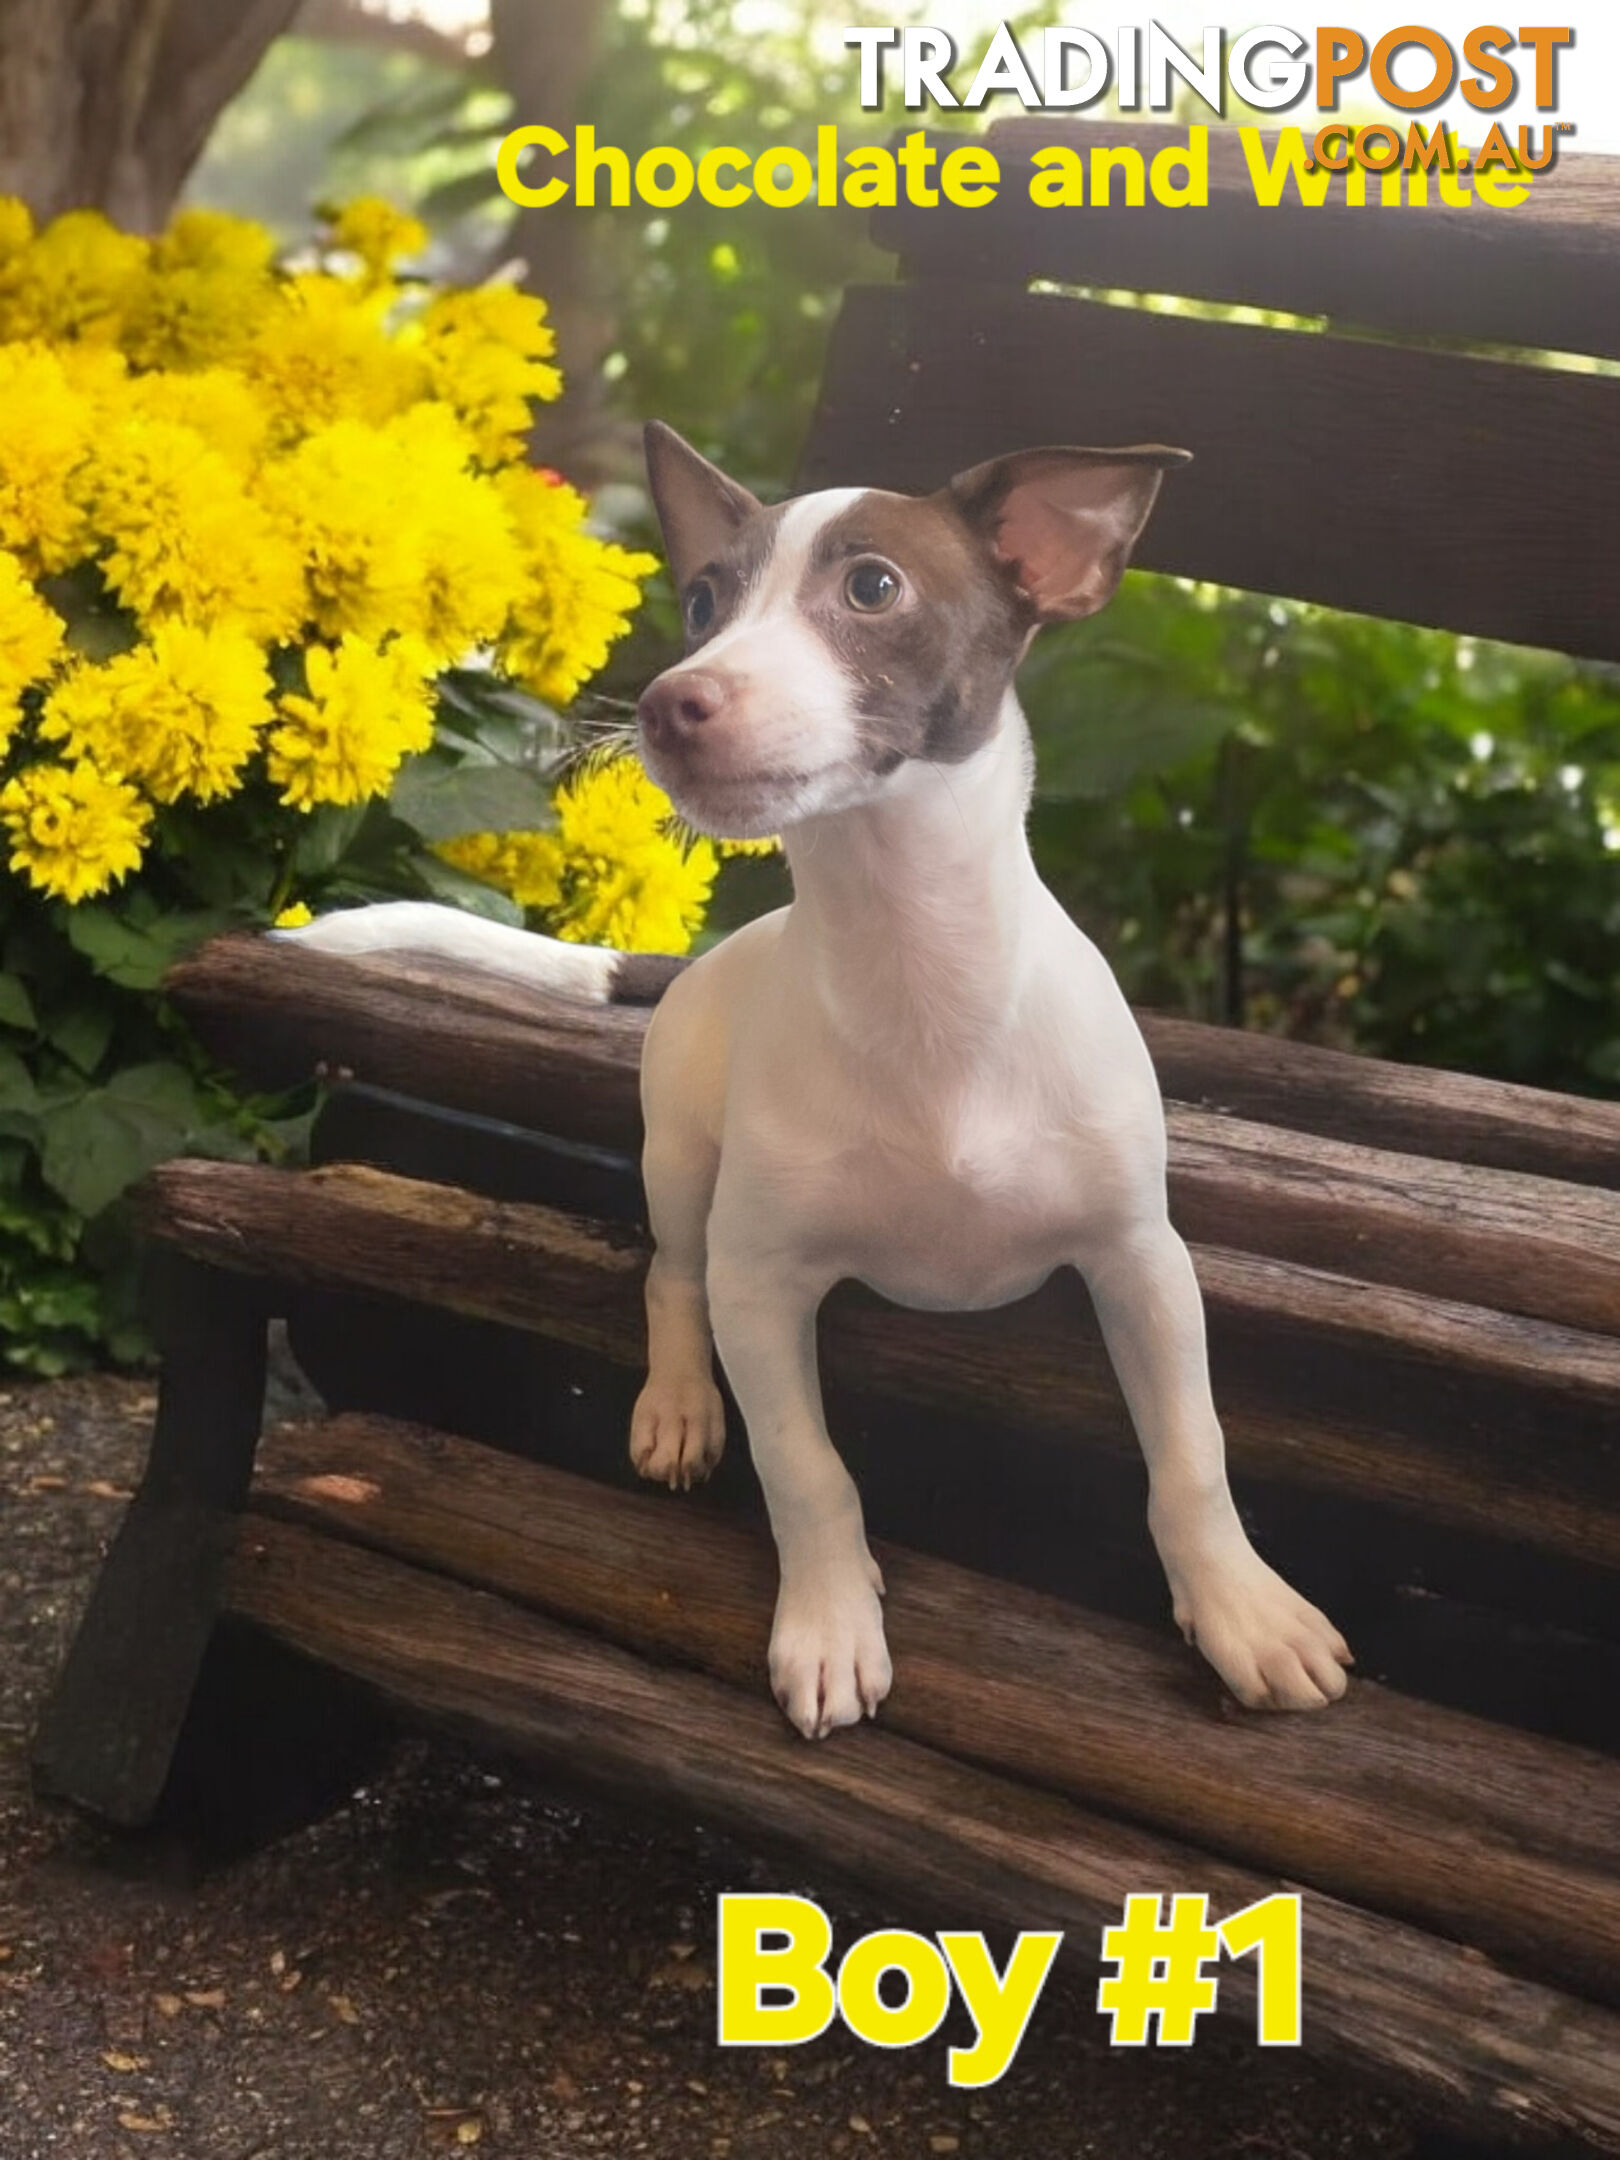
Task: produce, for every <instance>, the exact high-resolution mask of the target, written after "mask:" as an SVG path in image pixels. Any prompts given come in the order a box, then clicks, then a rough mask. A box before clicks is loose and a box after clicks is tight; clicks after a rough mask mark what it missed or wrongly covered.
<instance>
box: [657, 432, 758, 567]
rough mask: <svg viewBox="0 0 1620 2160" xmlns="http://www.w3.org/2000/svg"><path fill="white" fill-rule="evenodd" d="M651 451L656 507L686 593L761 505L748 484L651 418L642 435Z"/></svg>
mask: <svg viewBox="0 0 1620 2160" xmlns="http://www.w3.org/2000/svg"><path fill="white" fill-rule="evenodd" d="M642 440H643V442H644V443H645V444H646V449H647V480H648V484H649V486H650V487H651V488H652V499H653V507H654V509H655V510H656V511H657V512H658V522H659V524H660V526H662V528H663V533H664V548H665V551H666V552H667V554H668V556H669V567H670V574H671V576H672V577H673V578H674V580H675V588H676V590H677V592H678V591H680V590H681V589H682V588H683V587H684V586H686V585H687V584H688V583H689V581H690V580H691V579H692V578H693V577H695V576H696V574H697V572H698V571H699V570H701V569H702V568H703V565H704V564H705V563H706V562H712V561H713V560H714V558H715V556H716V555H718V554H719V552H720V550H721V549H722V548H723V547H724V546H725V544H726V542H727V541H728V540H729V539H730V538H731V536H732V534H733V533H734V532H735V531H736V530H737V527H738V526H739V525H741V524H742V523H743V521H744V519H746V518H751V517H753V516H754V514H755V513H756V511H757V510H758V509H759V504H758V503H757V502H756V501H755V499H754V497H753V496H752V495H750V494H749V492H748V490H747V489H746V488H745V487H739V486H738V485H737V483H736V481H735V480H728V479H727V478H726V476H725V474H724V473H723V472H722V471H721V470H720V468H719V467H718V466H717V465H711V464H710V463H709V461H708V459H707V458H706V457H699V455H698V453H697V452H696V451H695V450H694V449H693V448H692V445H691V444H690V443H689V442H683V441H682V439H681V437H680V436H679V435H677V434H676V432H675V430H674V429H673V428H672V427H665V425H664V423H663V421H662V420H649V421H648V422H647V425H646V428H645V430H644V432H643V436H642Z"/></svg>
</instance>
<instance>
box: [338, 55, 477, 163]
mask: <svg viewBox="0 0 1620 2160" xmlns="http://www.w3.org/2000/svg"><path fill="white" fill-rule="evenodd" d="M473 87H474V86H473V85H472V84H471V83H470V82H469V81H468V79H467V77H466V75H464V74H463V73H462V72H461V71H460V70H459V69H457V70H456V71H455V72H454V73H453V74H450V75H442V74H440V73H439V72H438V70H437V69H435V70H434V72H433V73H432V74H431V75H430V76H429V77H428V78H427V80H426V81H424V82H420V83H413V84H412V85H411V87H410V88H409V89H408V90H402V91H400V92H399V93H398V94H397V95H396V96H394V97H391V98H388V99H386V100H384V102H383V103H381V104H379V105H373V106H372V107H371V109H370V110H369V111H368V112H363V113H362V114H361V115H360V117H359V119H358V120H355V121H352V122H351V123H350V125H349V126H348V127H346V128H345V129H344V130H343V133H342V134H341V135H340V136H339V137H338V138H337V141H336V142H335V143H334V144H333V146H332V147H333V148H334V149H335V150H371V151H386V152H390V153H395V154H399V153H407V154H408V153H409V152H412V151H416V150H425V149H426V148H427V147H428V146H429V144H431V143H433V142H435V141H436V140H437V139H438V137H439V135H440V133H441V131H442V130H443V129H445V128H446V127H448V126H449V125H450V124H451V123H452V121H453V120H454V118H455V116H456V115H457V114H458V113H459V112H460V111H461V109H462V107H463V106H464V105H465V104H466V102H467V98H468V94H469V91H470V90H471V89H472V88H473Z"/></svg>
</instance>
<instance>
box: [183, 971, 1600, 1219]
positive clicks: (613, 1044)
mask: <svg viewBox="0 0 1620 2160" xmlns="http://www.w3.org/2000/svg"><path fill="white" fill-rule="evenodd" d="M169 989H170V993H171V995H172V996H173V998H174V1001H175V1003H176V1005H178V1006H179V1008H180V1010H181V1011H182V1012H183V1013H184V1014H185V1016H186V1018H187V1019H188V1020H189V1021H190V1023H191V1025H192V1026H193V1027H194V1028H195V1029H196V1031H197V1033H198V1034H199V1035H200V1036H201V1038H202V1040H203V1041H204V1042H205V1043H206V1044H207V1046H208V1047H209V1049H210V1050H212V1051H213V1053H214V1054H215V1055H216V1056H217V1057H218V1058H220V1059H221V1060H222V1062H224V1063H225V1064H228V1065H230V1066H232V1067H233V1068H234V1069H235V1070H236V1071H238V1072H239V1073H241V1074H243V1075H244V1076H245V1077H246V1078H247V1079H249V1080H250V1081H252V1082H253V1083H255V1084H256V1085H259V1086H263V1087H270V1088H283V1087H295V1086H297V1085H298V1084H299V1083H300V1082H302V1081H304V1080H307V1079H308V1078H309V1076H310V1074H311V1073H312V1072H314V1070H315V1069H316V1067H317V1065H320V1064H323V1063H324V1064H325V1065H326V1066H327V1067H328V1068H329V1069H330V1070H332V1071H334V1072H335V1071H337V1070H339V1069H343V1068H348V1069H351V1070H352V1071H354V1072H355V1073H356V1074H357V1075H359V1076H360V1077H362V1078H365V1079H369V1080H373V1081H375V1082H377V1083H378V1084H380V1085H384V1086H392V1087H396V1088H398V1089H400V1090H401V1091H402V1092H405V1093H409V1094H415V1095H417V1096H420V1097H422V1098H423V1099H425V1100H428V1101H433V1102H438V1103H442V1104H444V1105H445V1106H446V1107H450V1108H459V1109H465V1110H471V1111H474V1112H477V1113H480V1114H482V1115H485V1116H491V1117H504V1118H508V1119H510V1120H511V1121H512V1122H513V1123H516V1124H528V1125H536V1126H538V1125H541V1124H543V1123H544V1120H545V1119H546V1118H548V1117H550V1118H558V1117H566V1119H567V1122H566V1124H558V1125H557V1126H556V1127H555V1129H556V1130H557V1131H558V1132H567V1133H568V1134H570V1135H572V1136H573V1137H574V1138H577V1139H581V1140H589V1141H595V1142H596V1143H598V1144H600V1145H604V1146H609V1147H623V1148H635V1147H637V1146H639V1130H640V1108H639V1104H638V1101H637V1098H636V1068H637V1065H638V1063H639V1060H640V1056H641V1038H642V1035H643V1033H644V1031H645V1028H646V1024H647V1016H646V1014H645V1013H644V1012H641V1011H639V1010H634V1009H630V1008H627V1007H622V1006H610V1007H607V1008H591V1007H583V1006H579V1005H568V1004H565V1003H563V1002H561V1001H559V1000H557V999H555V998H547V997H543V996H541V995H540V994H539V993H537V992H535V991H532V990H529V989H526V988H524V986H523V985H521V984H512V983H506V982H502V981H499V980H497V979H496V978H494V977H492V976H480V975H477V974H470V973H468V972H466V971H461V972H455V971H452V970H450V969H446V968H443V967H435V966H434V965H432V964H431V963H430V962H426V961H421V960H414V959H413V960H409V961H405V960H394V961H392V962H387V961H381V960H372V961H359V960H343V959H338V958H335V957H334V956H333V955H331V954H328V953H316V952H310V951H307V950H306V949H305V948H303V947H301V946H297V945H287V944H282V943H279V942H277V941H276V940H274V939H269V938H248V937H226V938H218V939H215V940H214V941H213V942H212V943H211V944H208V945H205V946H204V947H203V948H202V949H201V950H200V951H199V952H197V953H196V954H194V955H193V956H192V957H191V958H190V959H188V960H185V961H183V962H182V963H181V964H180V965H179V966H178V967H176V968H175V969H173V971H172V972H171V974H170V976H169ZM1137 1019H1138V1021H1139V1022H1140V1024H1141V1027H1142V1031H1143V1034H1144V1035H1145V1036H1146V1038H1147V1043H1148V1047H1149V1049H1150V1050H1151V1051H1152V1053H1153V1058H1154V1062H1155V1064H1156V1065H1157V1067H1158V1070H1159V1077H1160V1081H1161V1084H1162V1085H1163V1087H1164V1090H1165V1093H1166V1094H1167V1095H1170V1096H1173V1097H1179V1098H1181V1099H1183V1100H1184V1101H1187V1102H1189V1103H1194V1104H1200V1105H1202V1106H1203V1107H1206V1108H1210V1109H1221V1110H1230V1111H1234V1112H1236V1113H1237V1114H1238V1115H1239V1116H1240V1117H1248V1118H1255V1119H1258V1120H1259V1121H1260V1122H1262V1123H1264V1124H1268V1125H1279V1126H1282V1127H1284V1128H1286V1129H1287V1130H1290V1131H1297V1132H1323V1133H1329V1134H1331V1135H1332V1136H1333V1137H1334V1138H1336V1139H1340V1140H1355V1141H1360V1142H1362V1143H1364V1144H1365V1145H1367V1146H1370V1147H1382V1148H1390V1149H1394V1150H1398V1151H1401V1152H1404V1153H1408V1154H1416V1155H1428V1156H1434V1157H1438V1158H1440V1159H1443V1160H1445V1161H1448V1162H1468V1163H1478V1164H1480V1165H1481V1166H1483V1167H1486V1168H1492V1169H1499V1170H1522V1171H1526V1172H1529V1173H1531V1174H1533V1175H1536V1176H1541V1177H1553V1178H1561V1179H1568V1180H1569V1181H1571V1182H1572V1183H1576V1184H1590V1185H1605V1186H1616V1185H1620V1102H1597V1101H1591V1100H1588V1099H1587V1098H1585V1097H1581V1096H1575V1095H1556V1094H1553V1093H1551V1092H1550V1091H1548V1090H1546V1089H1543V1088H1529V1087H1515V1086H1513V1085H1511V1084H1509V1083H1508V1082H1505V1081H1501V1080H1480V1079H1477V1078H1475V1077H1474V1076H1472V1075H1471V1074H1468V1073H1451V1072H1441V1071H1437V1070H1430V1069H1427V1068H1425V1067H1422V1066H1416V1065H1396V1064H1390V1063H1387V1062H1385V1061H1384V1060H1382V1059H1378V1058H1368V1057H1356V1056H1353V1055H1351V1054H1350V1053H1348V1052H1346V1051H1342V1050H1323V1049H1318V1048H1316V1047H1315V1046H1314V1045H1311V1044H1308V1043H1294V1042H1286V1041H1283V1040H1280V1039H1279V1038H1278V1037H1276V1036H1271V1035H1253V1034H1247V1033H1245V1032H1244V1031H1243V1030H1241V1029H1237V1028H1222V1027H1211V1026H1208V1025H1206V1024H1205V1023H1203V1022H1201V1021H1196V1020H1180V1019H1173V1018H1170V1017H1167V1016H1166V1015H1164V1014H1160V1013H1138V1014H1137ZM469 1053H470V1054H469Z"/></svg>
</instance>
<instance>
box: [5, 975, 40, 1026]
mask: <svg viewBox="0 0 1620 2160" xmlns="http://www.w3.org/2000/svg"><path fill="white" fill-rule="evenodd" d="M0 1024H3V1025H4V1026H6V1027H14V1028H26V1029H28V1030H30V1031H32V1030H33V1028H35V1027H36V1026H37V1025H38V1023H37V1021H36V1020H35V1018H34V1001H33V999H32V998H31V997H30V996H29V995H28V991H27V988H26V987H25V985H24V984H23V983H21V982H20V981H19V980H18V979H17V977H16V976H15V975H0Z"/></svg>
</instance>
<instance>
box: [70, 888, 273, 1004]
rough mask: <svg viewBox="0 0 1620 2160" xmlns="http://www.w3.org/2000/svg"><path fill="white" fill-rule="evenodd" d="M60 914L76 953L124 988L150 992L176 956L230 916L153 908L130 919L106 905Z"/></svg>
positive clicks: (74, 909)
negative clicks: (141, 916)
mask: <svg viewBox="0 0 1620 2160" xmlns="http://www.w3.org/2000/svg"><path fill="white" fill-rule="evenodd" d="M142 912H143V913H144V912H146V911H142ZM65 918H66V923H67V934H68V938H69V941H70V942H71V944H72V946H73V949H74V950H75V952H79V953H82V954H83V955H84V957H85V959H86V960H88V961H89V963H90V965H91V966H92V967H93V968H94V969H95V971H96V973H97V974H98V975H104V976H105V977H106V978H107V980H108V981H109V982H115V983H118V984H120V985H121V986H122V987H123V988H124V989H126V990H155V989H156V988H157V987H158V985H159V983H161V982H162V980H163V978H164V976H165V975H166V974H167V973H168V971H169V969H170V968H171V967H172V966H173V965H174V963H175V962H176V961H177V960H178V959H180V958H181V957H182V956H183V955H184V954H186V953H188V952H190V951H192V949H193V948H194V947H196V946H198V945H200V944H202V942H203V940H204V939H205V938H209V937H212V936H213V935H214V934H215V933H216V932H217V931H220V930H223V929H224V928H225V927H226V925H227V924H228V923H229V922H230V921H231V920H232V918H231V917H230V916H229V915H226V914H222V913H220V912H218V911H216V910H212V909H209V910H203V911H192V910H185V911H178V910H177V911H176V912H175V913H173V914H168V915H165V914H162V913H160V912H158V911H157V910H156V909H152V910H151V911H150V914H149V919H147V920H144V921H143V920H137V919H134V911H132V912H131V913H130V914H124V915H119V914H115V913H114V912H113V910H112V909H111V908H110V907H95V906H82V905H81V906H79V907H74V908H68V909H67V910H66V911H65Z"/></svg>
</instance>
